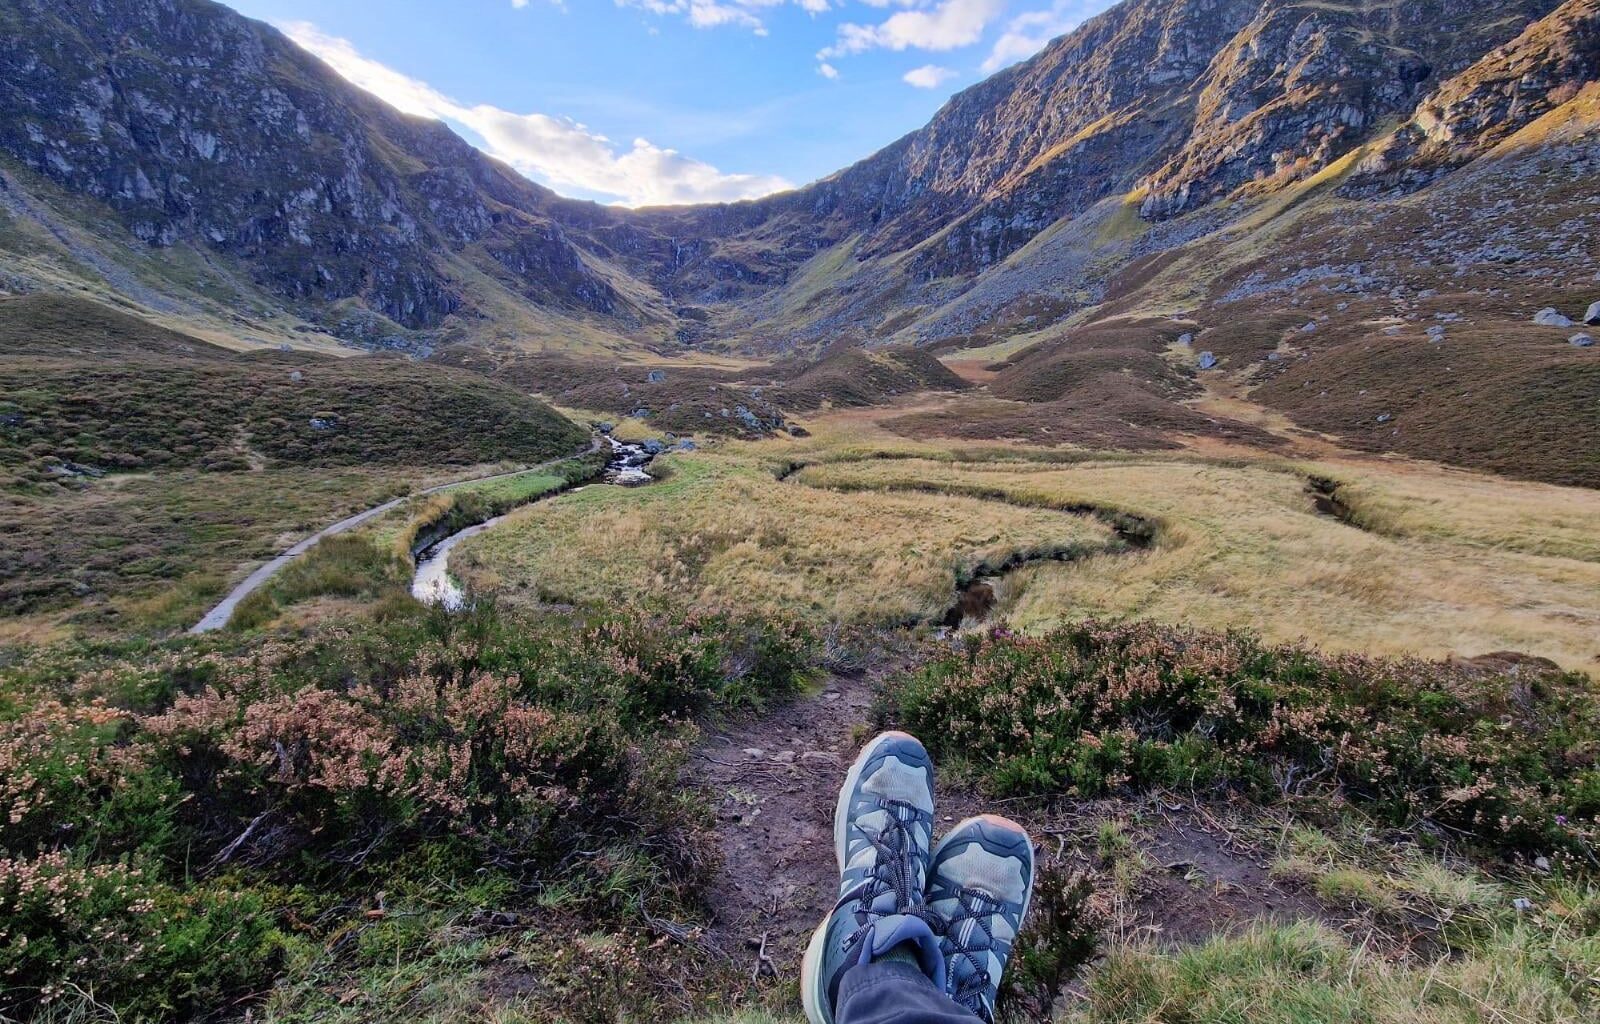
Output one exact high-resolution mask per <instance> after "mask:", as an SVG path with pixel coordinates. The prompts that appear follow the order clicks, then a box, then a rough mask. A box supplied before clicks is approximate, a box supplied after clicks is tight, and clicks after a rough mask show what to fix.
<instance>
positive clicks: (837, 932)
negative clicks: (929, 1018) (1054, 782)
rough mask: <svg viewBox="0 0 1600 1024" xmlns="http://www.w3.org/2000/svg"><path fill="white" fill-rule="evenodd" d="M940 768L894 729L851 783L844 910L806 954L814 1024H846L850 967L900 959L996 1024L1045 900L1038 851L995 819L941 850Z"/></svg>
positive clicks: (840, 809)
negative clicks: (1018, 954)
mask: <svg viewBox="0 0 1600 1024" xmlns="http://www.w3.org/2000/svg"><path fill="white" fill-rule="evenodd" d="M933 808H934V802H933V761H932V759H931V758H930V757H929V756H928V752H927V750H925V749H923V746H922V744H921V743H919V742H917V740H916V739H915V738H913V737H911V736H909V735H907V734H906V733H903V732H886V733H883V734H882V735H880V736H878V737H876V738H875V739H873V740H872V742H870V743H868V744H867V746H866V748H865V749H864V750H862V752H861V755H860V756H859V757H858V758H856V762H855V764H854V765H853V766H852V767H851V768H850V772H849V774H848V775H846V776H845V782H844V788H843V789H841V790H840V792H839V802H838V806H837V808H836V809H835V812H834V821H833V840H834V854H835V855H836V856H837V858H838V861H839V874H840V892H839V901H838V903H836V904H835V905H834V908H833V910H832V911H831V912H830V913H829V914H828V916H827V917H826V918H824V919H823V922H822V924H821V925H820V926H819V927H818V928H817V931H816V933H815V934H814V935H813V936H812V937H811V943H810V945H809V946H808V947H807V948H806V954H805V959H804V961H803V962H802V965H801V973H800V986H801V988H800V992H801V1000H802V1002H803V1003H804V1005H805V1011H806V1017H807V1018H808V1019H809V1021H810V1022H811V1024H834V1004H835V1000H836V998H837V996H838V992H839V986H840V983H841V981H842V980H843V979H844V976H845V974H846V973H848V972H849V970H850V969H851V968H853V967H855V966H857V965H859V964H867V963H871V962H873V961H874V960H878V959H882V958H884V957H886V956H888V955H890V954H891V952H892V951H896V952H897V953H898V955H900V956H901V957H902V958H904V956H905V954H907V953H909V954H911V955H912V956H914V958H915V960H916V962H917V965H918V966H919V967H920V968H921V970H922V973H923V974H925V975H927V976H928V978H929V980H930V981H931V982H933V984H934V985H935V986H936V987H937V988H939V989H940V990H941V991H943V992H944V993H945V994H946V995H948V996H949V997H950V998H951V999H952V1000H954V1001H955V1002H956V1003H957V1004H958V1005H960V1006H962V1007H964V1008H965V1009H967V1010H968V1011H970V1012H971V1013H973V1014H975V1015H976V1016H977V1017H979V1018H980V1019H982V1020H984V1021H986V1022H989V1024H992V1022H993V1021H994V1009H995V999H996V997H997V996H998V994H999V989H1000V978H1001V975H1002V974H1003V973H1004V971H1005V966H1006V958H1007V957H1008V956H1010V954H1011V944H1012V942H1014V941H1015V939H1016V935H1017V931H1018V929H1019V928H1021V926H1022V919H1023V918H1024V917H1025V916H1027V913H1028V902H1029V899H1030V897H1031V895H1032V892H1033V843H1032V841H1031V840H1030V839H1029V838H1028V834H1027V832H1025V831H1024V830H1023V829H1022V827H1021V826H1020V825H1017V824H1016V823H1015V822H1012V821H1009V820H1007V819H1005V818H1001V817H998V816H995V815H988V814H986V815H981V816H979V817H976V818H968V819H967V820H966V821H963V822H961V823H960V824H959V825H957V826H956V827H955V828H953V829H951V830H950V833H949V834H948V835H946V836H945V837H944V838H943V839H942V840H940V841H939V843H938V845H936V846H935V845H933Z"/></svg>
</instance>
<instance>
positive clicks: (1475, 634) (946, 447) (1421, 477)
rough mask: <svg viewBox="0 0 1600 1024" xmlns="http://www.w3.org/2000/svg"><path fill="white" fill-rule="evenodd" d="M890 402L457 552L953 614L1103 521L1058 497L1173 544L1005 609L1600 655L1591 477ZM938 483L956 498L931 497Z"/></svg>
mask: <svg viewBox="0 0 1600 1024" xmlns="http://www.w3.org/2000/svg"><path fill="white" fill-rule="evenodd" d="M898 411H904V410H903V409H902V410H898ZM883 415H884V411H883V410H876V411H860V410H852V411H843V412H838V413H832V414H827V415H820V416H817V417H815V418H813V419H812V420H810V421H808V423H807V426H808V427H809V428H810V429H811V430H812V432H813V436H811V437H810V438H807V439H805V440H792V439H779V440H769V441H763V442H759V443H738V442H733V443H728V444H726V445H724V446H722V447H721V448H719V449H718V450H717V451H715V452H710V451H707V452H701V453H697V454H696V455H694V456H674V457H673V458H672V459H671V460H669V464H670V465H672V466H673V467H675V470H676V475H675V477H674V478H673V479H672V480H670V481H668V482H667V483H665V484H660V485H657V486H655V487H652V488H647V489H644V490H634V491H625V490H619V489H617V488H590V489H587V490H585V491H584V492H583V493H581V494H575V495H569V496H567V497H563V498H560V499H557V500H555V501H552V502H549V503H546V504H543V505H541V506H536V507H534V508H530V509H528V510H527V511H525V512H523V513H519V514H518V515H517V516H515V517H513V519H512V520H510V521H508V522H507V524H505V526H504V527H502V528H500V529H497V530H495V531H491V532H490V533H488V534H485V535H483V536H481V537H479V538H476V539H475V540H474V541H473V542H471V543H469V544H468V545H465V546H464V550H462V551H461V552H460V553H459V554H458V561H457V562H456V564H457V565H458V566H460V567H462V571H463V572H466V573H467V574H468V577H469V582H470V584H471V585H472V586H474V587H477V588H478V589H479V590H480V591H484V592H495V593H498V594H501V595H507V596H510V597H511V598H513V599H523V600H532V599H537V598H546V599H558V600H596V599H599V600H614V599H620V598H623V597H643V598H649V597H651V596H652V595H666V597H667V598H668V599H670V600H674V601H679V602H682V603H686V604H690V605H694V606H699V607H718V608H721V607H750V608H766V609H780V608H782V609H791V610H800V611H802V612H804V613H806V614H809V615H811V616H813V617H819V618H838V619H847V620H848V619H853V620H862V621H870V622H884V621H900V620H904V619H908V618H914V617H919V616H926V615H930V614H933V613H936V612H937V611H939V610H940V609H941V608H943V607H946V606H947V605H948V603H949V599H950V594H951V585H952V578H953V576H954V574H955V573H956V572H957V571H958V570H961V569H964V568H970V567H972V566H974V565H976V564H978V563H979V562H980V561H982V560H984V559H993V558H995V557H997V556H999V555H1001V554H1003V553H1004V552H1006V551H1008V550H1020V549H1026V548H1028V547H1029V546H1030V545H1042V544H1050V543H1072V542H1075V541H1085V540H1087V541H1092V542H1094V543H1104V542H1106V541H1107V540H1109V539H1110V538H1109V535H1108V534H1107V532H1106V527H1104V526H1103V525H1102V524H1101V523H1099V522H1098V521H1095V520H1092V519H1088V518H1085V517H1083V516H1073V515H1068V514H1065V513H1063V512H1061V511H1056V510H1053V509H1052V506H1053V507H1054V508H1055V509H1059V508H1061V507H1064V506H1068V505H1077V504H1082V505H1089V506H1094V507H1097V508H1100V509H1104V510H1107V511H1113V512H1117V511H1120V512H1126V513H1132V514H1135V515H1138V516H1142V517H1146V518H1148V519H1151V520H1154V521H1156V522H1157V523H1158V524H1159V525H1160V529H1161V533H1160V537H1159V540H1158V542H1157V543H1156V544H1155V545H1154V546H1153V547H1152V548H1150V549H1148V550H1144V551H1134V552H1126V553H1117V554H1099V555H1092V556H1090V557H1087V558H1084V559H1082V560H1079V561H1076V562H1072V563H1061V562H1045V563H1041V564H1037V565H1034V566H1031V567H1027V568H1024V569H1021V570H1018V571H1016V572H1015V573H1013V574H1012V575H1010V576H1009V577H1008V578H1007V580H1006V582H1005V584H1004V585H1003V586H1001V587H1000V588H999V597H1000V599H1001V609H1000V610H1001V613H1002V614H1004V615H1006V616H1007V617H1008V618H1009V619H1010V621H1011V622H1012V624H1013V625H1015V626H1018V627H1020V628H1024V629H1028V630H1040V629H1044V628H1047V627H1049V626H1052V625H1055V624H1057V623H1061V622H1064V621H1070V620H1073V619H1077V618H1082V617H1084V616H1091V615H1092V616H1106V617H1138V618H1150V619H1156V620H1160V621H1166V622H1176V623H1189V624H1194V625H1197V626H1205V627H1212V628H1226V627H1248V628H1252V629H1256V630H1259V631H1261V632H1262V633H1263V634H1265V635H1266V636H1267V637H1268V638H1269V639H1273V640H1282V641H1288V640H1295V639H1301V638H1303V639H1306V640H1309V641H1311V642H1313V643H1315V644H1318V645H1320V646H1323V647H1325V648H1328V649H1330V650H1350V651H1366V652H1371V653H1374V654H1390V655H1392V654H1405V653H1415V654H1421V655H1425V656H1430V657H1443V656H1450V655H1460V656H1466V657H1470V656H1474V655H1478V654H1484V653H1488V652H1491V651H1498V650H1515V651H1522V652H1526V653H1529V654H1534V655H1539V656H1543V657H1548V658H1551V659H1553V660H1555V661H1556V662H1558V663H1560V664H1562V665H1563V666H1566V667H1570V668H1579V669H1585V670H1588V671H1591V672H1593V671H1595V670H1596V668H1597V666H1600V660H1597V659H1600V529H1597V528H1596V527H1595V526H1594V524H1595V523H1600V494H1597V493H1596V492H1594V491H1589V490H1583V489H1578V488H1564V487H1556V486H1550V485H1545V484H1537V483H1526V482H1512V481H1506V480H1502V479H1499V478H1496V477H1492V476H1487V475H1483V474H1478V473H1472V472H1467V471H1460V470H1453V469H1446V468H1441V467H1436V466H1432V465H1429V464H1424V463H1414V462H1409V461H1405V460H1398V459H1382V458H1368V457H1362V456H1356V455H1350V454H1341V453H1337V452H1336V451H1333V452H1332V454H1329V455H1327V456H1325V457H1318V456H1316V455H1315V454H1314V453H1315V452H1317V451H1321V450H1323V449H1322V448H1321V447H1320V446H1315V447H1313V446H1303V447H1302V451H1305V450H1306V449H1307V448H1310V449H1311V450H1312V453H1308V454H1307V456H1306V457H1304V458H1302V459H1299V460H1298V461H1290V460H1286V459H1281V458H1264V457H1260V456H1254V457H1230V458H1225V459H1224V458H1211V457H1207V456H1206V455H1204V454H1202V453H1199V452H1180V453H1159V454H1132V453H1126V454H1116V453H1112V454H1107V453H1088V452H1073V451H1070V450H1063V449H1057V450H1050V451H1045V450H1040V449H1029V448H1023V447H1020V446H1007V445H1003V444H997V443H988V444H982V443H971V444H964V443H945V442H937V443H934V442H919V441H912V440H907V439H904V438H900V437H897V436H895V435H893V434H890V433H888V432H887V431H885V430H884V429H882V428H881V427H879V426H878V425H877V422H876V419H877V418H878V417H881V416H883ZM1329 447H1330V450H1331V446H1329ZM792 462H798V463H805V464H807V465H808V468H806V469H804V470H802V471H801V472H799V473H797V474H795V475H794V476H793V477H792V478H791V479H789V480H788V481H786V482H783V483H779V482H777V481H775V480H774V479H773V477H772V472H771V471H772V470H773V469H774V468H776V467H778V466H781V465H784V464H788V463H792ZM1310 476H1320V477H1327V478H1330V479H1333V480H1336V481H1338V482H1339V483H1340V484H1341V487H1340V490H1339V495H1340V498H1341V499H1342V500H1343V501H1345V502H1346V503H1347V504H1348V506H1349V507H1350V508H1351V510H1352V514H1353V518H1354V521H1355V523H1356V524H1357V525H1350V524H1348V523H1345V522H1341V521H1339V520H1336V519H1334V518H1331V517H1329V516H1325V515H1320V514H1318V513H1317V512H1316V511H1315V508H1314V506H1313V504H1312V501H1311V499H1310V496H1309V495H1308V494H1307V493H1306V482H1307V478H1308V477H1310ZM874 488H887V489H888V491H887V492H885V493H876V492H875V491H873V490H872V489H874ZM909 489H915V490H916V491H917V492H918V493H910V492H909ZM937 489H944V490H945V491H948V492H950V494H948V495H940V494H932V493H926V492H927V491H928V490H937ZM993 492H999V494H998V497H999V498H1000V499H1001V500H994V497H995V495H994V493H993Z"/></svg>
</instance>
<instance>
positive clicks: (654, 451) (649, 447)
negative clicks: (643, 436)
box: [641, 437, 667, 455]
mask: <svg viewBox="0 0 1600 1024" xmlns="http://www.w3.org/2000/svg"><path fill="white" fill-rule="evenodd" d="M641 447H642V448H644V450H645V451H647V452H649V453H650V454H651V455H660V454H661V453H662V452H664V451H666V450H667V446H666V445H665V444H663V443H662V441H661V439H660V438H659V437H652V438H651V439H650V440H648V441H646V442H645V443H644V444H643V445H641Z"/></svg>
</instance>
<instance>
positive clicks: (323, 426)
mask: <svg viewBox="0 0 1600 1024" xmlns="http://www.w3.org/2000/svg"><path fill="white" fill-rule="evenodd" d="M338 425H339V421H338V420H335V419H332V418H331V417H326V416H313V417H311V429H312V430H316V431H327V430H332V429H333V428H334V427H337V426H338Z"/></svg>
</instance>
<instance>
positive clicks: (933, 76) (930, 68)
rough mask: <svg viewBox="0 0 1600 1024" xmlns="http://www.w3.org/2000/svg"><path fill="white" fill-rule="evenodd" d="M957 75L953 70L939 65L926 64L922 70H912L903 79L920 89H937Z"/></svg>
mask: <svg viewBox="0 0 1600 1024" xmlns="http://www.w3.org/2000/svg"><path fill="white" fill-rule="evenodd" d="M955 74H956V73H955V72H954V71H952V70H951V69H949V68H945V67H940V66H939V65H937V64H924V65H922V67H920V68H912V69H911V70H910V71H907V72H906V73H905V74H904V75H903V76H901V77H902V80H903V81H904V82H905V83H906V84H907V85H914V86H916V87H917V88H918V89H937V88H939V86H941V85H943V84H944V83H945V82H947V81H949V80H950V79H952V78H954V77H955Z"/></svg>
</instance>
